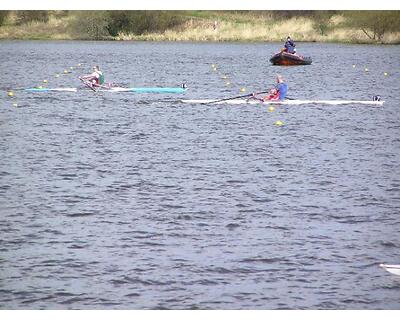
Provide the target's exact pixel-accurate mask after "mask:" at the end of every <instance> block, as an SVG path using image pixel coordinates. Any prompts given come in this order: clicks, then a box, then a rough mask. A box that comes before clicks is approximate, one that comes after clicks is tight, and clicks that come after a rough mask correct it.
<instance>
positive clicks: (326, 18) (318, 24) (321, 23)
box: [313, 11, 336, 36]
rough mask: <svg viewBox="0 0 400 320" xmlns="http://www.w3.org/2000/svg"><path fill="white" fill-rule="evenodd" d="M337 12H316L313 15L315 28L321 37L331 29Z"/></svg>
mask: <svg viewBox="0 0 400 320" xmlns="http://www.w3.org/2000/svg"><path fill="white" fill-rule="evenodd" d="M335 13H336V11H315V12H314V15H313V28H314V30H316V31H318V33H319V34H320V35H321V36H325V35H326V34H327V32H328V31H329V29H330V28H331V24H330V19H331V17H332V16H333V15H334V14H335Z"/></svg>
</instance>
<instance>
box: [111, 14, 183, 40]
mask: <svg viewBox="0 0 400 320" xmlns="http://www.w3.org/2000/svg"><path fill="white" fill-rule="evenodd" d="M184 21H185V18H184V17H183V15H182V14H181V13H179V12H176V11H110V12H109V13H108V27H107V29H108V31H109V33H110V34H111V35H112V36H116V35H118V33H119V32H125V33H133V34H137V35H140V34H144V33H148V32H156V31H165V30H167V29H170V28H173V27H175V26H178V25H180V24H182V23H183V22H184Z"/></svg>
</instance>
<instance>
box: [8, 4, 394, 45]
mask: <svg viewBox="0 0 400 320" xmlns="http://www.w3.org/2000/svg"><path fill="white" fill-rule="evenodd" d="M75 18H76V15H75V16H74V14H71V15H68V16H65V17H58V18H55V17H54V16H51V17H50V20H49V21H48V22H47V23H43V22H31V23H28V24H25V25H21V26H17V25H5V26H2V27H0V39H49V40H60V39H67V40H72V39H77V40H78V39H87V38H88V36H87V35H79V34H77V33H76V32H74V30H73V27H71V26H72V23H71V22H72V21H74V19H75ZM343 20H344V17H343V16H342V15H336V16H332V17H331V18H330V21H329V25H330V28H329V29H328V31H327V32H326V34H325V35H321V34H320V33H318V32H317V31H316V30H315V28H314V25H313V24H314V21H313V20H312V19H311V18H309V17H295V18H291V19H282V20H276V19H274V17H273V16H272V15H271V14H267V13H259V12H254V13H253V12H250V13H249V12H247V13H245V14H244V13H233V12H222V13H221V12H199V13H198V15H197V16H193V17H191V18H189V19H188V20H187V21H186V22H185V23H184V24H183V25H181V26H179V27H175V28H174V29H170V30H166V31H164V32H157V33H147V34H143V35H135V34H127V33H120V34H119V35H118V36H116V37H114V39H115V40H144V41H283V40H284V39H286V37H287V36H288V35H290V36H291V37H292V38H293V39H295V40H296V41H318V42H347V43H372V41H371V40H370V39H369V38H368V37H367V36H366V35H365V34H364V33H363V32H362V31H361V30H356V29H351V28H345V27H342V26H341V23H342V22H343ZM215 22H216V25H215ZM110 38H112V37H110ZM383 42H384V43H400V33H398V32H397V33H388V34H385V36H384V38H383Z"/></svg>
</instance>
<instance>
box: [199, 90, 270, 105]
mask: <svg viewBox="0 0 400 320" xmlns="http://www.w3.org/2000/svg"><path fill="white" fill-rule="evenodd" d="M268 92H269V91H261V92H256V93H254V94H262V93H268ZM252 95H253V93H249V94H245V95H241V96H236V97H231V98H225V99H220V100H214V101H210V102H205V103H204V104H212V103H217V102H222V101H229V100H234V99H240V98H246V97H250V96H252Z"/></svg>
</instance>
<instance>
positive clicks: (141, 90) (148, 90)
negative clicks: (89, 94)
mask: <svg viewBox="0 0 400 320" xmlns="http://www.w3.org/2000/svg"><path fill="white" fill-rule="evenodd" d="M94 89H95V90H96V91H101V92H134V93H185V91H186V88H184V87H171V88H168V87H143V88H123V87H111V88H104V87H101V88H96V87H94ZM23 90H24V91H28V92H77V91H78V90H79V91H87V89H78V88H26V89H23Z"/></svg>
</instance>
